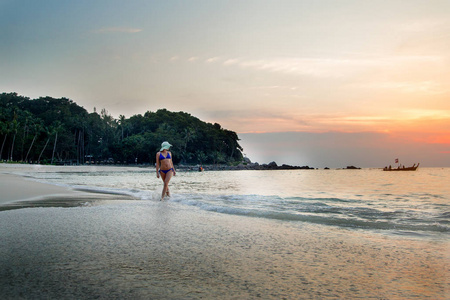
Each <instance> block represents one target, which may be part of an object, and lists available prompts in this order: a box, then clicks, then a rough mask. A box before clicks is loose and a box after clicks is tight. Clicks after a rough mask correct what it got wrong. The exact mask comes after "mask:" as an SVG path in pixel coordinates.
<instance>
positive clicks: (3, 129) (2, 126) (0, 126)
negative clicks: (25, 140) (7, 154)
mask: <svg viewBox="0 0 450 300" xmlns="http://www.w3.org/2000/svg"><path fill="white" fill-rule="evenodd" d="M0 133H1V134H4V135H5V137H4V138H3V143H2V148H1V150H0V160H1V159H2V155H3V148H4V146H5V143H6V138H7V137H8V133H9V126H8V123H6V122H1V121H0Z"/></svg>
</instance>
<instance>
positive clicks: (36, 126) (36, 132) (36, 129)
mask: <svg viewBox="0 0 450 300" xmlns="http://www.w3.org/2000/svg"><path fill="white" fill-rule="evenodd" d="M33 128H34V137H33V141H32V142H31V145H30V148H29V149H28V152H27V156H26V157H25V161H28V155H29V154H30V151H31V148H32V147H33V144H34V141H36V138H37V136H38V135H39V134H40V133H41V131H42V125H41V124H39V123H34V126H33Z"/></svg>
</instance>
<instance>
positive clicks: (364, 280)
mask: <svg viewBox="0 0 450 300" xmlns="http://www.w3.org/2000/svg"><path fill="white" fill-rule="evenodd" d="M5 176H6V177H5ZM1 179H2V182H3V183H2V186H1V190H2V191H3V189H4V188H5V184H4V183H5V182H10V183H11V182H16V183H19V184H18V186H19V187H21V186H22V184H23V183H22V182H21V181H27V180H24V179H23V178H17V177H14V176H12V177H11V176H10V175H4V176H2V177H1ZM4 179H5V181H4ZM33 184H36V186H35V188H36V189H35V191H36V194H35V195H37V194H38V193H37V191H38V186H39V185H41V184H40V183H36V182H33ZM6 186H12V185H10V184H9V185H6ZM40 188H41V189H42V191H41V192H40V194H39V196H40V197H41V201H42V200H43V199H44V198H46V197H47V198H52V197H54V196H55V195H54V194H53V196H52V193H55V192H57V193H59V196H58V197H59V198H62V200H64V199H66V200H67V199H69V200H67V201H71V200H70V199H73V197H74V196H75V195H76V197H78V192H76V191H75V192H74V191H69V192H68V193H67V194H65V193H66V192H67V190H66V191H64V192H63V191H62V190H59V189H57V190H55V189H52V188H49V187H48V186H47V185H45V184H42V186H41V187H40ZM56 188H58V187H56ZM62 189H64V188H62ZM19 190H20V193H22V194H20V196H28V195H29V194H26V193H25V192H22V191H21V189H19ZM45 191H47V192H48V193H47V196H44V195H43V194H45ZM61 192H62V193H61ZM2 193H3V192H2ZM8 193H11V195H12V196H13V197H10V198H11V199H12V198H14V199H17V198H20V197H19V194H14V192H12V191H9V192H8ZM15 193H19V191H18V190H17V189H16V192H15ZM80 195H81V194H80ZM91 196H92V195H91ZM99 196H101V195H99ZM42 197H44V198H42ZM76 197H75V198H76ZM108 197H113V198H114V197H119V198H120V196H114V195H109V196H108ZM0 237H1V238H0V295H2V298H3V299H17V298H23V299H44V298H45V299H61V298H64V299H92V298H100V299H255V298H262V299H358V298H364V299H411V298H417V299H448V298H449V296H450V293H449V292H450V289H449V284H450V282H449V273H448V272H449V259H450V257H449V251H448V250H449V248H448V246H449V242H448V240H447V241H431V240H430V241H424V240H421V239H414V238H411V237H406V238H405V237H402V236H399V237H393V236H383V235H381V234H368V233H365V232H359V231H357V230H346V229H337V228H332V227H326V226H320V225H311V224H305V223H299V222H296V223H289V222H280V221H276V220H266V219H259V218H250V217H242V216H233V215H224V214H218V213H212V212H205V211H200V210H197V209H195V208H192V207H185V206H182V205H179V204H177V203H171V202H170V201H168V202H159V201H152V200H148V201H140V200H128V201H126V202H114V201H112V202H109V203H108V205H99V206H90V205H88V206H81V207H71V208H67V207H36V208H26V209H15V210H9V211H0Z"/></svg>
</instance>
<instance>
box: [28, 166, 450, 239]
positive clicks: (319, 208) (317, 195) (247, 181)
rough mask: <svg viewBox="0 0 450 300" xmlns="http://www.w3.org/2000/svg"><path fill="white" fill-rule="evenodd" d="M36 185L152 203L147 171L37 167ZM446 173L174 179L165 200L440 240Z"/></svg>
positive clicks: (447, 207)
mask: <svg viewBox="0 0 450 300" xmlns="http://www.w3.org/2000/svg"><path fill="white" fill-rule="evenodd" d="M26 175H27V176H30V177H31V178H33V179H34V180H38V181H42V182H47V183H53V184H57V185H66V186H70V187H72V188H75V189H82V190H88V191H94V192H104V193H119V194H127V195H131V196H133V197H135V198H136V199H140V200H146V201H158V200H159V198H160V193H161V190H162V182H161V180H160V179H157V178H156V176H155V171H154V169H151V168H120V167H95V166H93V167H64V168H46V167H35V168H34V170H33V171H32V172H27V174H26ZM449 182H450V168H419V169H418V170H417V171H415V172H383V171H382V170H380V169H361V170H288V171H284V170H283V171H205V172H178V173H177V176H175V177H173V179H172V181H171V183H170V190H171V193H172V197H171V198H167V201H169V202H171V203H176V204H178V205H183V206H192V207H195V208H196V209H200V210H205V211H213V212H219V213H224V214H231V215H243V216H251V217H258V218H267V219H276V220H280V221H284V222H291V223H295V222H306V223H313V224H322V225H326V226H334V227H341V228H348V229H351V230H368V231H376V232H379V233H383V234H400V235H411V236H416V237H424V238H430V237H431V238H437V239H440V238H444V237H446V236H447V234H448V233H449V231H450V185H449V184H448V183H449Z"/></svg>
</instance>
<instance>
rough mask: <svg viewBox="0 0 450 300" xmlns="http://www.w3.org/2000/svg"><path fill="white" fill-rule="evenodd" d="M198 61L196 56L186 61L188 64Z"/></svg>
mask: <svg viewBox="0 0 450 300" xmlns="http://www.w3.org/2000/svg"><path fill="white" fill-rule="evenodd" d="M198 59H199V58H198V56H191V57H189V58H188V61H189V62H194V61H197V60H198Z"/></svg>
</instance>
